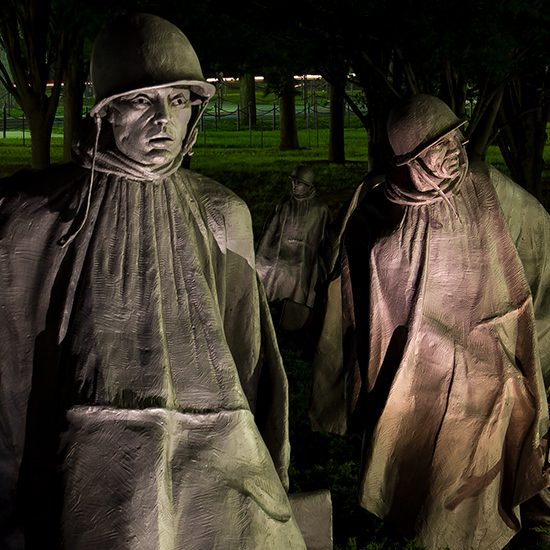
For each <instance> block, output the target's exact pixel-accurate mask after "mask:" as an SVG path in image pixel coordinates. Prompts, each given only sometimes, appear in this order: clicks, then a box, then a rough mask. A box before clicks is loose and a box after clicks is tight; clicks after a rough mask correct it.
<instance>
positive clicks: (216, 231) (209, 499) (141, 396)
mask: <svg viewBox="0 0 550 550" xmlns="http://www.w3.org/2000/svg"><path fill="white" fill-rule="evenodd" d="M92 79H93V83H94V88H95V92H96V100H97V101H96V104H95V106H94V107H93V109H92V110H91V119H90V121H91V124H90V126H91V129H90V130H91V131H90V134H89V135H86V136H84V138H83V139H81V140H80V142H79V143H78V144H77V145H76V146H75V162H74V163H71V164H68V165H62V166H57V167H52V168H51V169H48V170H45V171H41V172H37V173H36V172H35V173H33V172H26V171H24V172H20V173H19V174H16V175H15V176H14V177H12V178H9V179H7V180H3V181H2V182H1V183H0V341H1V342H2V353H1V354H0V499H1V500H0V547H1V548H3V549H22V548H26V549H31V548H44V547H48V548H50V547H51V548H61V547H62V548H64V549H66V550H71V549H76V550H87V549H89V550H119V549H120V550H122V549H124V550H127V549H136V550H138V549H139V550H145V549H147V550H180V549H183V548H185V550H205V549H208V550H211V549H224V550H226V549H229V548H235V549H236V548H239V549H250V550H257V549H259V548H262V549H264V548H271V549H274V550H280V549H287V548H291V549H301V550H303V549H304V548H305V544H304V542H303V538H302V536H301V534H300V532H299V529H298V527H297V525H296V523H295V521H294V518H293V516H292V513H291V509H290V506H289V502H288V498H287V495H286V491H285V489H286V488H287V484H288V477H287V466H288V460H289V444H288V433H287V431H288V427H287V414H288V405H287V382H286V377H285V374H284V371H283V367H282V363H281V359H280V356H279V353H278V350H277V346H276V343H275V341H274V331H273V326H272V324H271V321H270V314H269V310H268V308H267V302H266V300H265V296H264V295H263V290H261V285H259V284H258V280H257V275H256V272H255V268H254V251H253V239H252V229H251V221H250V214H249V211H248V209H247V207H246V205H245V204H244V203H243V201H241V200H240V199H239V198H237V197H236V196H235V195H234V194H233V193H232V192H231V191H229V190H228V189H226V188H225V187H223V186H222V185H220V184H218V183H217V182H215V181H212V180H211V179H209V178H207V177H203V176H201V175H199V174H196V173H194V172H191V171H189V170H185V169H181V168H180V164H181V162H182V159H183V157H184V156H185V155H189V154H190V151H191V147H192V145H193V143H194V140H195V136H196V129H195V128H196V125H197V121H198V120H199V117H200V116H201V114H202V112H203V110H204V108H205V106H206V104H207V102H208V99H209V98H210V97H211V96H212V95H213V94H214V87H213V86H212V85H210V84H209V83H207V82H206V81H205V79H204V77H203V75H202V71H201V68H200V65H199V62H198V59H197V56H196V54H195V52H194V50H193V48H192V46H191V44H190V43H189V42H188V40H187V38H186V37H185V36H184V35H183V34H182V33H181V32H180V31H179V30H178V29H177V28H176V27H174V26H173V25H172V24H170V23H168V22H167V21H165V20H163V19H160V18H158V17H156V16H150V15H145V14H139V15H134V16H126V17H123V18H121V19H120V20H117V21H115V22H113V23H112V25H110V26H109V27H107V28H106V29H105V30H104V31H103V32H102V33H100V35H99V36H98V38H97V39H96V42H95V45H94V49H93V54H92ZM260 388H262V390H261V391H260Z"/></svg>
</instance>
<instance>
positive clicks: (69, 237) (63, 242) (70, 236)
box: [57, 113, 101, 248]
mask: <svg viewBox="0 0 550 550" xmlns="http://www.w3.org/2000/svg"><path fill="white" fill-rule="evenodd" d="M94 122H95V127H96V135H95V142H94V150H93V153H92V169H91V174H90V186H89V188H88V193H87V197H86V209H85V211H84V217H83V218H82V221H81V222H80V224H79V225H78V227H77V228H76V229H75V230H74V231H72V232H71V228H69V231H67V233H65V235H63V236H62V237H61V238H60V239H59V240H58V241H57V244H58V245H59V246H60V247H61V248H65V247H66V246H67V245H69V244H70V243H71V242H73V240H74V239H75V237H76V236H77V235H78V234H79V233H80V231H82V228H83V227H84V224H85V223H86V220H87V219H88V214H89V212H90V204H91V202H92V189H93V185H94V174H95V158H96V155H97V147H98V143H99V133H100V132H101V116H100V115H99V113H96V114H95V116H94Z"/></svg>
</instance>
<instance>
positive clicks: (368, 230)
mask: <svg viewBox="0 0 550 550" xmlns="http://www.w3.org/2000/svg"><path fill="white" fill-rule="evenodd" d="M444 191H445V194H446V197H447V198H448V202H446V201H444V200H442V197H441V196H438V195H437V194H436V193H433V194H423V193H420V192H417V191H415V190H414V188H413V187H412V185H411V183H410V181H409V179H408V174H407V172H406V168H405V169H403V172H399V171H398V170H396V172H395V173H394V174H392V175H391V176H390V177H389V178H387V180H386V182H385V183H383V184H381V185H378V186H376V187H374V188H373V189H372V190H369V191H365V190H362V189H360V190H358V193H357V194H356V196H355V197H354V199H353V200H352V202H351V206H350V210H349V212H348V216H347V224H346V227H345V231H344V233H343V239H342V247H341V250H342V255H341V258H342V262H341V266H340V270H339V276H335V277H334V279H333V282H332V283H331V285H330V287H329V296H328V309H327V314H326V318H325V324H324V328H323V333H322V335H321V339H320V343H319V347H318V350H317V354H316V359H315V365H314V381H313V394H312V404H311V408H310V417H311V419H312V424H313V427H314V428H315V429H317V430H326V431H333V432H337V433H343V432H345V431H346V430H357V431H359V432H361V433H362V434H363V438H364V446H363V447H364V450H363V457H362V473H361V480H360V487H359V501H360V503H361V505H362V506H363V507H365V508H366V509H367V510H369V511H371V512H373V513H374V514H376V515H377V516H379V517H380V518H383V519H384V520H386V521H388V522H391V523H394V524H396V525H398V527H400V528H401V529H402V530H404V531H405V532H406V533H407V534H410V535H411V534H412V535H413V536H415V538H416V539H417V540H418V541H419V542H421V543H422V544H424V545H425V546H427V547H428V548H430V549H432V548H438V547H445V546H446V545H449V547H450V548H469V549H479V550H495V549H500V548H503V547H504V546H505V545H506V543H507V542H508V541H509V540H510V539H511V538H512V536H513V535H514V534H515V533H516V532H517V531H518V529H519V528H520V525H521V518H520V513H519V505H520V504H521V503H522V502H524V501H526V500H527V499H529V498H530V497H532V496H534V495H535V494H537V493H539V492H540V491H541V490H543V489H545V487H546V486H547V484H548V478H547V473H546V469H545V456H544V455H545V446H546V445H545V440H544V437H545V435H546V433H547V430H548V406H547V401H546V395H545V390H544V381H543V374H544V376H545V377H546V378H548V375H549V374H550V217H549V216H548V214H547V213H546V211H545V210H544V209H543V207H542V206H541V205H540V204H539V203H538V202H537V201H536V200H535V199H534V198H533V197H532V196H530V195H529V194H528V193H526V192H525V191H524V190H522V189H521V188H520V187H519V186H517V185H516V184H514V183H513V182H512V181H511V180H509V179H508V178H507V177H505V176H504V175H503V174H501V173H500V172H498V171H497V170H496V169H494V168H492V167H491V166H489V165H485V164H474V165H472V167H471V168H470V170H469V172H468V173H467V175H466V177H465V178H464V180H463V181H462V183H461V185H460V187H459V188H449V189H446V190H444Z"/></svg>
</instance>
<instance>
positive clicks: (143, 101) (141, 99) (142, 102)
mask: <svg viewBox="0 0 550 550" xmlns="http://www.w3.org/2000/svg"><path fill="white" fill-rule="evenodd" d="M131 103H132V105H136V106H138V107H145V106H147V105H150V104H151V101H150V100H149V98H148V97H146V96H144V95H138V96H136V97H134V98H133V99H132V100H131Z"/></svg>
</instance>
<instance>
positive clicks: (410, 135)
mask: <svg viewBox="0 0 550 550" xmlns="http://www.w3.org/2000/svg"><path fill="white" fill-rule="evenodd" d="M465 123H466V121H465V120H460V119H459V118H458V117H457V116H456V115H455V114H454V113H453V111H452V110H451V109H450V108H449V106H448V105H447V104H446V103H444V102H443V101H441V99H438V98H437V97H434V96H431V95H424V94H419V95H415V96H413V97H411V98H409V99H407V100H405V101H403V102H401V103H399V104H398V105H397V106H396V107H394V108H393V109H392V111H391V112H390V116H389V118H388V126H387V128H388V138H389V140H390V144H391V146H392V149H393V152H394V153H395V155H396V164H397V166H401V165H403V164H407V163H408V162H410V161H411V160H413V159H415V158H416V157H418V156H419V155H421V154H422V153H423V152H424V151H425V150H426V149H428V148H429V147H430V146H431V145H433V144H434V143H435V142H436V141H438V140H439V139H441V138H442V137H444V136H446V135H447V134H450V133H451V132H452V131H454V130H456V129H458V128H460V127H461V126H462V125H463V124H465Z"/></svg>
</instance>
